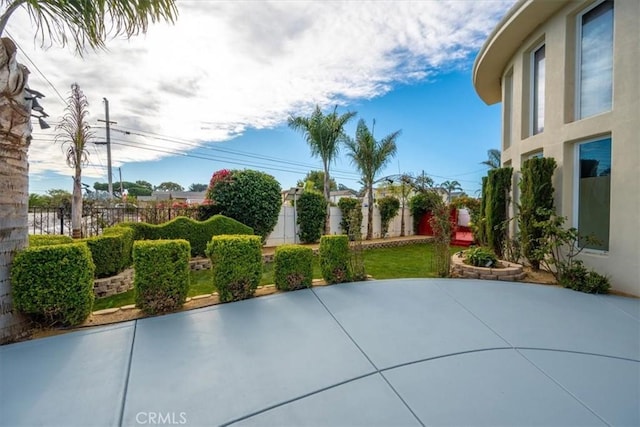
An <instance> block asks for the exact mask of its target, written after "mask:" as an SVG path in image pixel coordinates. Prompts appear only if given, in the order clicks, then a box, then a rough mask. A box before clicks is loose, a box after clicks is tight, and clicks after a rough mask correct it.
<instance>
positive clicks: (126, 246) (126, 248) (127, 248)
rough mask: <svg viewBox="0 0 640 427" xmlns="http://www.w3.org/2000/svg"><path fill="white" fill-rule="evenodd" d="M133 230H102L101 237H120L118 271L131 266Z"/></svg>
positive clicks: (119, 228)
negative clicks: (120, 246)
mask: <svg viewBox="0 0 640 427" xmlns="http://www.w3.org/2000/svg"><path fill="white" fill-rule="evenodd" d="M134 234H135V232H134V230H133V229H132V228H130V227H121V226H115V227H109V228H105V229H104V230H102V235H103V236H120V237H121V243H122V250H121V263H120V271H122V270H124V269H125V268H127V267H129V266H131V264H133V241H134Z"/></svg>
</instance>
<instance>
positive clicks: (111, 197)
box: [96, 98, 118, 200]
mask: <svg viewBox="0 0 640 427" xmlns="http://www.w3.org/2000/svg"><path fill="white" fill-rule="evenodd" d="M102 99H103V100H104V118H105V119H104V120H100V119H98V121H99V122H104V123H105V124H106V130H107V134H106V135H107V141H106V142H96V144H99V145H103V144H106V145H107V177H108V179H109V188H108V190H109V200H111V199H113V177H112V175H111V128H110V125H117V124H118V122H112V121H110V120H109V100H108V99H107V98H102Z"/></svg>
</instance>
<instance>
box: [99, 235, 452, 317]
mask: <svg viewBox="0 0 640 427" xmlns="http://www.w3.org/2000/svg"><path fill="white" fill-rule="evenodd" d="M463 249H465V248H460V247H454V246H452V247H451V254H452V255H453V254H454V253H455V252H458V251H460V250H463ZM433 251H434V249H433V245H432V244H431V243H418V244H414V245H407V246H398V247H395V248H382V249H368V250H365V251H364V264H365V268H366V270H367V274H370V275H371V276H373V277H374V278H376V279H399V278H413V277H437V275H436V273H435V265H434V262H433ZM190 276H191V287H190V288H189V293H188V294H187V295H188V296H190V297H193V296H196V295H205V294H210V293H213V292H215V290H216V289H215V287H214V286H213V279H212V277H211V270H198V271H192V272H191V273H190ZM313 278H314V279H320V278H322V273H321V271H320V263H319V260H318V256H317V255H316V256H314V257H313ZM273 282H274V268H273V263H267V264H263V271H262V279H261V280H260V286H263V285H271V284H273ZM133 292H134V291H133V290H130V291H127V292H125V293H122V294H118V295H113V296H110V297H106V298H100V299H96V300H95V303H94V305H93V310H94V311H95V310H102V309H105V308H114V307H122V306H123V305H129V304H133V303H134V294H133Z"/></svg>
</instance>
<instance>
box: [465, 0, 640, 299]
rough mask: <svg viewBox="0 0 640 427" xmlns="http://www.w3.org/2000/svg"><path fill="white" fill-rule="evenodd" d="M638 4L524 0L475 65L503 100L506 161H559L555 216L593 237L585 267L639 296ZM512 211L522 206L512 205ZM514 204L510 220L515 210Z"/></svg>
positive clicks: (489, 90)
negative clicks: (550, 159)
mask: <svg viewBox="0 0 640 427" xmlns="http://www.w3.org/2000/svg"><path fill="white" fill-rule="evenodd" d="M639 28H640V1H636V0H575V1H568V0H557V1H545V0H521V1H518V2H517V3H516V4H515V5H514V6H513V7H512V9H511V10H510V11H509V12H508V13H507V14H506V16H505V17H504V18H503V19H502V21H501V22H500V23H499V24H498V25H497V26H496V28H495V29H494V30H493V32H492V33H491V34H490V35H489V37H488V39H487V40H486V42H485V44H484V46H483V47H482V49H481V50H480V52H479V53H478V56H477V58H476V61H475V63H474V67H473V84H474V86H475V89H476V92H477V93H478V95H479V96H480V98H482V99H483V100H484V101H485V102H486V103H487V104H495V103H498V102H501V103H502V159H501V160H502V165H503V166H511V167H513V168H514V172H515V173H514V190H513V191H514V194H513V200H514V201H515V202H517V201H518V191H517V185H516V183H517V179H518V175H519V174H518V172H519V170H520V167H521V164H522V163H523V162H524V161H525V160H526V159H528V158H530V157H533V156H544V157H553V158H554V159H555V160H556V162H557V164H558V168H557V170H556V173H555V176H554V187H555V195H556V200H555V204H556V209H557V212H558V213H559V214H560V215H562V216H565V217H567V219H568V220H567V222H566V223H565V224H566V225H567V226H573V227H576V228H577V229H578V230H579V232H580V233H581V234H584V235H591V234H593V235H595V236H596V237H597V238H598V240H599V243H597V244H593V243H587V242H583V243H582V244H583V245H584V246H585V249H584V251H583V252H582V254H581V255H580V257H581V259H582V260H583V261H584V263H585V265H586V266H588V267H590V268H593V269H594V270H596V271H597V272H598V273H600V274H605V275H607V276H608V277H609V278H610V280H611V285H612V288H613V289H614V290H616V291H619V292H623V293H627V294H632V295H636V296H640V251H639V244H638V242H639V241H640V219H639V218H640V212H639V211H640V172H639V170H640V30H639ZM512 205H513V206H515V205H516V203H512ZM513 209H515V208H513V207H512V214H513V213H514V212H513Z"/></svg>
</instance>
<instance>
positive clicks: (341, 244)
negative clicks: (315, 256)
mask: <svg viewBox="0 0 640 427" xmlns="http://www.w3.org/2000/svg"><path fill="white" fill-rule="evenodd" d="M319 253H320V269H321V270H322V277H323V278H324V280H325V282H327V284H333V283H342V282H349V281H350V280H351V271H350V269H349V236H345V235H344V234H343V235H337V236H322V237H321V238H320V249H319Z"/></svg>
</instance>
